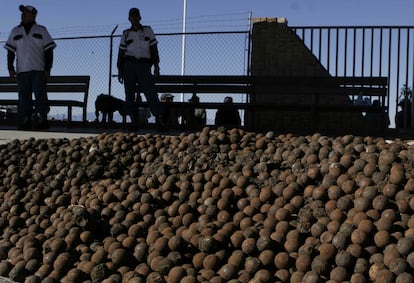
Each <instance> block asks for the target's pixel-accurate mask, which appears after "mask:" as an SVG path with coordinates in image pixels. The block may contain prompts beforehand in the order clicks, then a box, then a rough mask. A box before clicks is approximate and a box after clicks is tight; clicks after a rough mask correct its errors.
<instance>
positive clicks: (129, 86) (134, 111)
mask: <svg viewBox="0 0 414 283" xmlns="http://www.w3.org/2000/svg"><path fill="white" fill-rule="evenodd" d="M128 19H129V21H130V22H131V28H129V29H126V30H124V31H123V33H122V37H121V42H120V45H119V53H118V62H117V67H118V80H119V82H120V83H123V84H124V86H125V101H126V105H127V114H128V115H129V116H130V117H131V121H132V130H136V129H137V127H138V123H139V121H138V108H137V105H136V103H135V94H136V88H137V87H136V86H137V83H138V84H139V87H140V90H141V91H142V92H143V93H144V95H145V98H146V100H147V102H148V104H149V107H150V110H151V113H152V115H154V116H155V119H156V122H157V123H159V121H160V119H159V116H160V114H161V113H162V109H161V108H162V105H161V104H160V100H159V97H158V93H157V92H156V89H155V85H154V76H158V75H159V74H160V67H159V62H160V58H159V55H158V47H157V43H158V42H157V39H156V38H155V35H154V32H153V30H152V28H151V27H150V26H143V25H141V23H140V21H141V15H140V12H139V9H138V8H131V9H130V10H129V14H128ZM152 66H154V75H153V74H152V72H151V71H152Z"/></svg>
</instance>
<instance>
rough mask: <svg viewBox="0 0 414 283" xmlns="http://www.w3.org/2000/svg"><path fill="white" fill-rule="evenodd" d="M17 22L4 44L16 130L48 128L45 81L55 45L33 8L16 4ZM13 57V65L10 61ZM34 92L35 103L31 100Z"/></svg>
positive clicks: (48, 73) (51, 62) (51, 63)
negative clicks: (15, 100)
mask: <svg viewBox="0 0 414 283" xmlns="http://www.w3.org/2000/svg"><path fill="white" fill-rule="evenodd" d="M19 10H20V11H21V12H22V15H21V23H20V24H19V25H18V26H16V27H14V28H13V29H12V31H11V32H10V36H9V38H8V40H7V42H6V44H5V46H4V47H5V48H6V49H7V67H8V70H9V75H10V77H11V78H16V79H17V83H18V95H19V104H18V112H19V117H20V121H19V129H22V130H28V129H30V128H32V127H33V128H35V129H45V128H48V127H49V124H48V122H47V114H48V113H49V110H50V108H49V104H48V98H47V92H46V82H47V80H48V79H49V77H50V70H51V68H52V65H53V49H54V48H55V47H56V44H55V42H54V40H53V39H52V37H51V36H50V34H49V32H48V31H47V29H46V28H45V27H44V26H41V25H38V24H37V23H36V16H37V9H36V8H35V7H33V6H24V5H20V6H19ZM15 59H16V68H15V67H14V60H15ZM32 93H34V95H35V102H34V103H33V100H32Z"/></svg>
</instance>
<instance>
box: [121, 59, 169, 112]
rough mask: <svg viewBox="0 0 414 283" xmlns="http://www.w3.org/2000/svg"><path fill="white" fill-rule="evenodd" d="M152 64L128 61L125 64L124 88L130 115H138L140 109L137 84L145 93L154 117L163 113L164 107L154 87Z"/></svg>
mask: <svg viewBox="0 0 414 283" xmlns="http://www.w3.org/2000/svg"><path fill="white" fill-rule="evenodd" d="M151 66H152V64H150V63H140V62H131V61H126V62H125V63H124V86H125V101H126V105H127V106H126V107H127V109H126V111H127V114H128V115H137V114H138V107H137V105H136V103H135V94H136V84H137V83H138V84H139V89H140V90H141V92H143V93H144V95H145V98H146V100H147V102H148V105H149V108H150V111H151V113H152V115H154V116H158V115H160V114H161V112H162V105H160V100H159V98H158V93H157V92H156V89H155V85H154V78H153V76H152V73H151Z"/></svg>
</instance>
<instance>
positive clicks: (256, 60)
mask: <svg viewBox="0 0 414 283" xmlns="http://www.w3.org/2000/svg"><path fill="white" fill-rule="evenodd" d="M251 75H252V76H288V77H298V79H299V77H308V76H309V77H330V74H329V73H328V72H327V71H326V69H325V68H324V67H323V66H322V65H321V64H320V62H319V61H318V59H317V58H316V57H315V56H314V55H313V54H312V52H311V51H310V50H309V49H308V48H307V47H306V46H305V44H304V42H303V41H302V40H301V39H300V38H299V37H298V36H297V35H296V34H295V33H294V32H293V31H292V30H290V29H289V27H288V24H287V21H286V19H283V18H282V19H280V18H279V19H276V18H256V19H254V23H253V33H252V57H251ZM298 84H300V82H298ZM315 91H316V90H315ZM312 92H314V91H313V90H311V89H307V90H301V89H300V88H299V87H298V85H292V86H290V87H286V86H285V87H280V85H277V84H276V83H275V84H269V83H266V84H261V83H260V82H259V83H257V85H256V88H255V95H254V98H253V101H254V102H257V103H264V104H266V103H280V104H298V105H305V106H306V105H310V104H311V103H312V99H313V98H312V97H311V95H309V93H312ZM298 93H302V94H298ZM303 93H308V94H303ZM319 101H320V103H321V104H322V105H352V102H351V101H350V99H349V98H348V97H347V96H337V97H334V98H333V97H332V96H329V97H323V96H322V97H320V98H319ZM314 114H315V113H313V114H312V113H311V112H310V111H283V110H277V111H276V110H267V111H260V112H259V111H256V112H255V114H254V115H253V116H252V117H251V123H252V124H251V125H253V128H254V129H256V130H260V129H275V130H283V131H292V132H298V131H300V132H306V131H331V130H337V129H339V128H341V129H359V130H361V126H362V125H363V116H362V114H360V113H346V112H343V113H341V112H338V111H332V112H323V113H317V117H315V115H314ZM315 118H316V120H317V125H314V124H313V122H312V121H314V120H313V119H315Z"/></svg>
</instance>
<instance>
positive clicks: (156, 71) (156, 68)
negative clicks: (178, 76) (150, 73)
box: [154, 64, 160, 77]
mask: <svg viewBox="0 0 414 283" xmlns="http://www.w3.org/2000/svg"><path fill="white" fill-rule="evenodd" d="M159 75H160V66H159V65H158V64H157V65H154V77H158V76H159Z"/></svg>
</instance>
